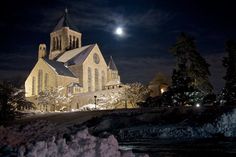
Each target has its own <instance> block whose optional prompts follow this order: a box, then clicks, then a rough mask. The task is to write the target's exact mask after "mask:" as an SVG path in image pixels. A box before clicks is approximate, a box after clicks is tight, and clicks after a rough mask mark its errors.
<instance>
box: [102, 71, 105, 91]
mask: <svg viewBox="0 0 236 157" xmlns="http://www.w3.org/2000/svg"><path fill="white" fill-rule="evenodd" d="M104 89H105V72H104V71H102V90H104Z"/></svg>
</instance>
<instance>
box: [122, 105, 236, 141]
mask: <svg viewBox="0 0 236 157" xmlns="http://www.w3.org/2000/svg"><path fill="white" fill-rule="evenodd" d="M118 135H119V137H120V139H122V140H125V139H134V138H136V137H138V138H153V137H156V138H212V137H217V136H225V137H236V109H234V110H233V112H231V113H225V114H223V115H222V116H221V117H219V118H218V119H217V120H216V121H215V122H214V123H207V124H204V125H203V126H196V127H193V126H190V125H188V124H187V125H185V124H184V125H183V124H180V123H177V124H172V125H158V126H155V125H154V126H147V125H145V126H138V127H131V128H125V129H121V130H120V131H119V134H118Z"/></svg>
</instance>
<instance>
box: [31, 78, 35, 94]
mask: <svg viewBox="0 0 236 157" xmlns="http://www.w3.org/2000/svg"><path fill="white" fill-rule="evenodd" d="M32 95H35V77H34V76H33V77H32Z"/></svg>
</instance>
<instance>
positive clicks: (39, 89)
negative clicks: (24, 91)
mask: <svg viewBox="0 0 236 157" xmlns="http://www.w3.org/2000/svg"><path fill="white" fill-rule="evenodd" d="M42 86H43V70H41V69H40V70H39V71H38V93H40V92H42Z"/></svg>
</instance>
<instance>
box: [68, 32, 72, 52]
mask: <svg viewBox="0 0 236 157" xmlns="http://www.w3.org/2000/svg"><path fill="white" fill-rule="evenodd" d="M69 40H70V41H69V44H70V45H69V49H71V48H72V36H71V35H70V39H69Z"/></svg>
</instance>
